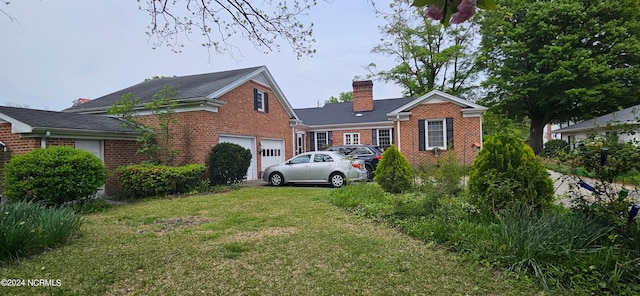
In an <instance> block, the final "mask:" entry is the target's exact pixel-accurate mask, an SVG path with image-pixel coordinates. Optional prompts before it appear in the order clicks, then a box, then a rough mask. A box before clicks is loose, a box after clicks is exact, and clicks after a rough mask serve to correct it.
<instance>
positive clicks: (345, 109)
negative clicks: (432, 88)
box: [295, 97, 414, 125]
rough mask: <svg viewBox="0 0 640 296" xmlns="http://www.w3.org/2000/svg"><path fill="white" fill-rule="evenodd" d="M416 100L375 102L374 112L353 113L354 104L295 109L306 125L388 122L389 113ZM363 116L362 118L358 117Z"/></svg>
mask: <svg viewBox="0 0 640 296" xmlns="http://www.w3.org/2000/svg"><path fill="white" fill-rule="evenodd" d="M413 100H414V98H410V97H409V98H397V99H385V100H373V111H367V112H353V102H345V103H332V104H325V105H324V106H322V107H320V108H304V109H295V111H296V114H298V117H299V118H300V119H301V120H302V122H303V123H304V124H305V125H334V124H352V123H370V122H383V121H388V118H387V113H389V112H391V111H393V110H395V109H398V108H400V107H401V106H404V105H406V104H408V103H409V102H411V101H413ZM356 114H362V116H356Z"/></svg>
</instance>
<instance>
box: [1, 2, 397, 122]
mask: <svg viewBox="0 0 640 296" xmlns="http://www.w3.org/2000/svg"><path fill="white" fill-rule="evenodd" d="M143 2H144V1H143ZM383 2H388V1H376V4H377V5H378V6H379V7H380V5H387V4H386V3H383ZM143 4H144V3H143ZM138 5H139V4H138V2H137V1H135V0H117V1H114V0H92V1H86V0H21V1H11V3H10V4H9V5H5V4H4V3H2V2H0V9H2V10H4V11H5V12H6V13H8V14H9V15H10V16H11V17H12V18H13V19H14V20H13V21H12V20H11V19H10V18H9V17H7V16H5V15H3V14H1V13H0V36H2V37H0V105H9V106H21V107H28V108H33V109H43V110H52V111H60V110H63V109H65V108H68V107H70V106H71V105H72V103H73V101H74V100H77V99H78V98H89V99H95V98H98V97H101V96H103V95H107V94H110V93H112V92H115V91H118V90H120V89H123V88H126V87H129V86H131V85H134V84H137V83H140V82H142V81H144V79H146V78H151V77H153V76H174V75H176V76H183V75H192V74H201V73H210V72H218V71H226V70H233V69H239V68H247V67H254V66H261V65H265V66H266V67H267V68H268V69H269V72H271V74H272V75H273V77H274V78H275V80H276V82H277V84H278V86H279V87H280V89H281V90H282V91H283V93H284V95H285V96H286V98H287V99H288V100H289V102H290V103H291V105H292V106H293V107H294V108H307V107H316V106H318V105H319V104H320V105H321V104H322V103H323V102H324V101H325V100H326V99H328V98H329V97H331V96H336V97H338V95H339V93H341V92H345V91H350V90H351V82H352V81H353V79H354V77H356V76H364V75H366V74H368V73H367V71H366V70H365V69H364V67H365V66H366V65H368V64H369V63H371V62H374V63H376V64H377V65H378V66H379V68H381V69H389V68H391V67H392V66H394V65H395V64H396V63H395V61H394V60H393V59H392V58H390V57H384V56H381V55H378V54H372V53H371V49H372V48H373V47H374V46H376V45H377V44H378V43H380V38H381V35H380V33H379V30H378V26H380V25H383V24H384V20H383V19H381V18H377V17H376V14H375V12H374V9H373V7H372V5H371V3H370V1H368V0H319V1H318V5H317V6H315V7H313V8H312V10H311V11H310V13H309V15H308V16H305V17H303V18H302V20H303V21H307V20H309V21H310V22H312V23H314V36H313V37H314V38H315V39H316V43H315V44H314V48H315V49H316V50H317V52H316V54H314V55H313V57H307V56H303V57H302V58H300V59H298V58H297V57H296V54H295V53H294V52H293V51H292V50H291V48H290V47H288V45H287V44H284V43H283V44H282V45H281V50H280V52H273V53H269V54H264V53H262V52H260V51H258V50H256V49H255V48H254V47H253V45H252V44H251V43H249V42H248V41H245V40H243V39H241V38H237V39H236V41H234V42H233V44H234V45H235V46H237V47H238V48H240V50H241V53H242V56H236V57H235V58H233V57H231V56H229V55H220V54H215V53H213V52H212V54H211V56H210V57H209V53H208V52H207V49H206V48H204V47H202V46H201V45H200V43H201V42H199V40H197V39H195V38H194V39H193V40H185V39H184V38H183V39H182V40H183V42H184V48H183V50H182V52H181V53H173V52H172V51H171V50H170V49H168V48H164V47H163V48H159V49H153V48H152V44H151V43H150V41H149V38H148V36H147V35H146V31H147V27H148V26H149V23H150V16H149V15H148V14H147V12H145V11H141V10H139V9H138ZM196 37H197V36H196ZM401 92H402V89H401V88H400V87H399V86H396V85H394V84H385V83H384V82H381V81H376V80H374V85H373V95H374V98H375V99H385V98H397V97H401Z"/></svg>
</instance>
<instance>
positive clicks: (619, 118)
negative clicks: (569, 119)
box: [553, 105, 640, 146]
mask: <svg viewBox="0 0 640 296" xmlns="http://www.w3.org/2000/svg"><path fill="white" fill-rule="evenodd" d="M610 132H618V133H619V136H620V140H621V141H624V142H629V141H640V105H636V106H632V107H629V108H626V109H623V110H619V111H616V112H613V113H609V114H606V115H602V116H600V117H596V118H594V119H589V120H585V121H582V122H579V123H577V124H573V125H569V126H566V127H563V128H560V129H557V130H553V133H559V134H561V138H562V140H565V141H567V142H569V144H571V145H572V146H573V145H575V144H576V143H578V142H580V141H581V140H584V139H586V138H588V137H589V136H590V135H605V134H607V133H610Z"/></svg>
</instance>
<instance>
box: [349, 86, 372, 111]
mask: <svg viewBox="0 0 640 296" xmlns="http://www.w3.org/2000/svg"><path fill="white" fill-rule="evenodd" d="M352 86H353V112H365V111H373V81H371V80H364V81H354V82H353V83H352Z"/></svg>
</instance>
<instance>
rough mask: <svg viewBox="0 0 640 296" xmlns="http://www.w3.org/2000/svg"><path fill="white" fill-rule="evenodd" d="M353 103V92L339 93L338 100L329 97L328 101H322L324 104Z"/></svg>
mask: <svg viewBox="0 0 640 296" xmlns="http://www.w3.org/2000/svg"><path fill="white" fill-rule="evenodd" d="M344 102H353V91H346V92H341V93H340V95H339V96H338V98H336V97H334V96H331V97H330V98H329V99H328V100H326V101H324V103H325V104H334V103H344Z"/></svg>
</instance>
